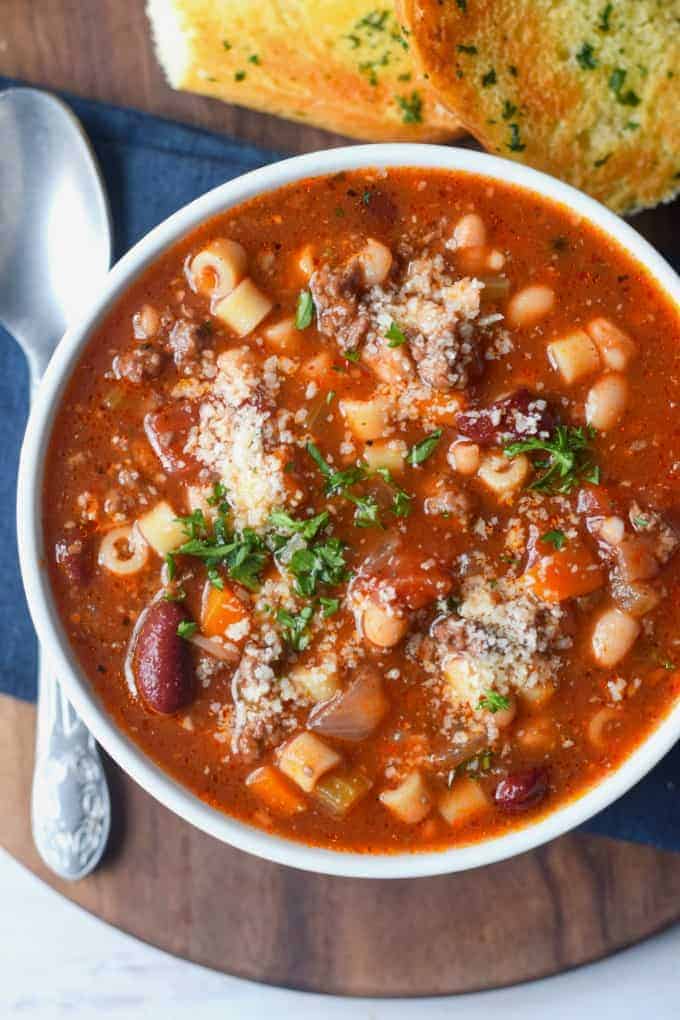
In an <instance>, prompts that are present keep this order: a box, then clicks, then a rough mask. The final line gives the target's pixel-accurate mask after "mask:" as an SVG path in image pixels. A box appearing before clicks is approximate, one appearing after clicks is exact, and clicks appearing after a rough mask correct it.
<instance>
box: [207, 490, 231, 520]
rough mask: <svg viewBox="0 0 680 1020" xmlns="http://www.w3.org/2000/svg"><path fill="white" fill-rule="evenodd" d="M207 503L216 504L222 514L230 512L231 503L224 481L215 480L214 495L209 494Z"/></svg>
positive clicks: (209, 504)
mask: <svg viewBox="0 0 680 1020" xmlns="http://www.w3.org/2000/svg"><path fill="white" fill-rule="evenodd" d="M206 503H207V504H208V506H215V507H217V508H218V509H219V512H220V513H221V514H226V513H228V512H229V504H228V503H227V490H226V488H225V486H224V485H223V484H222V482H215V484H214V485H213V491H212V495H210V496H208V498H207V500H206Z"/></svg>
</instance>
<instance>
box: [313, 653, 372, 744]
mask: <svg viewBox="0 0 680 1020" xmlns="http://www.w3.org/2000/svg"><path fill="white" fill-rule="evenodd" d="M388 708H389V702H388V700H387V698H386V696H385V692H384V691H383V685H382V680H381V679H380V676H379V675H378V673H377V672H376V671H375V670H373V669H371V668H370V667H364V668H363V669H361V670H360V672H359V674H358V676H357V677H356V679H355V680H353V681H352V683H351V684H350V685H349V687H348V688H347V689H346V690H344V691H342V692H341V693H340V694H336V695H335V696H334V697H333V698H331V699H330V701H327V702H324V703H322V704H319V705H317V706H315V708H313V709H312V711H311V712H310V715H309V721H308V723H307V727H308V729H310V730H313V731H314V732H315V733H323V734H324V736H327V737H336V738H337V739H338V740H349V741H352V742H357V741H359V740H365V739H366V737H368V736H370V735H371V733H373V731H374V730H375V729H376V728H377V727H378V726H379V725H380V723H381V722H382V720H383V719H384V717H385V715H386V713H387V710H388Z"/></svg>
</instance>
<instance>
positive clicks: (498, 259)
mask: <svg viewBox="0 0 680 1020" xmlns="http://www.w3.org/2000/svg"><path fill="white" fill-rule="evenodd" d="M504 265H505V255H504V254H503V252H502V251H498V249H497V248H492V249H491V251H490V252H489V254H488V255H487V257H486V268H487V269H491V270H492V271H493V272H494V273H497V272H498V271H499V270H500V269H502V268H503V266H504Z"/></svg>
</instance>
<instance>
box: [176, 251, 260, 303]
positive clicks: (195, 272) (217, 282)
mask: <svg viewBox="0 0 680 1020" xmlns="http://www.w3.org/2000/svg"><path fill="white" fill-rule="evenodd" d="M247 269H248V256H247V254H246V250H245V248H244V247H243V245H240V244H239V243H238V241H229V240H228V239H227V238H224V237H220V238H217V240H215V241H211V242H210V244H209V245H207V246H206V247H205V248H204V249H203V251H200V252H199V253H198V255H195V256H194V258H193V259H192V260H191V263H190V265H189V272H188V273H187V278H188V280H189V284H190V286H191V289H192V290H194V291H197V292H198V293H199V294H209V295H210V297H211V298H212V299H213V301H219V300H220V299H221V298H224V297H226V296H227V294H231V292H232V290H233V289H234V287H236V285H237V284H238V283H239V281H240V280H242V279H243V277H244V276H245V274H246V272H247Z"/></svg>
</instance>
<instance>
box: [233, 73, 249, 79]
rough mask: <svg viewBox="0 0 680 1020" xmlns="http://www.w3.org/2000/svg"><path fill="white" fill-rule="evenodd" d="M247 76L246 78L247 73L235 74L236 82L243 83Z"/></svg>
mask: <svg viewBox="0 0 680 1020" xmlns="http://www.w3.org/2000/svg"><path fill="white" fill-rule="evenodd" d="M245 76H246V72H245V71H236V72H235V73H234V81H243V79H244V78H245Z"/></svg>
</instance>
